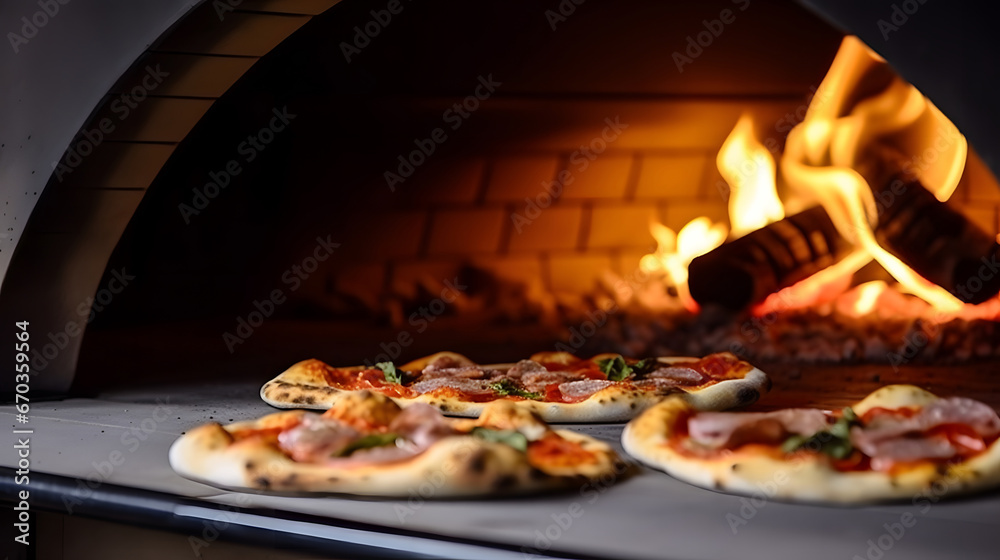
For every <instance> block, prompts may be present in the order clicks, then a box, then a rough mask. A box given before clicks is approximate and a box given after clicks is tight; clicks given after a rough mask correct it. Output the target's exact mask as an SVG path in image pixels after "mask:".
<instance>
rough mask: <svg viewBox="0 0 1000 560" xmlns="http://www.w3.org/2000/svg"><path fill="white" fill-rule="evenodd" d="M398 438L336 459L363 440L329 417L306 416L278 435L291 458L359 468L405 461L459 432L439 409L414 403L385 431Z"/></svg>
mask: <svg viewBox="0 0 1000 560" xmlns="http://www.w3.org/2000/svg"><path fill="white" fill-rule="evenodd" d="M386 433H390V434H396V435H397V436H399V438H398V439H396V441H395V443H394V444H393V443H389V444H386V445H379V446H376V447H371V448H368V449H359V450H357V451H355V452H354V453H351V454H350V455H349V456H347V457H337V456H336V455H337V454H339V453H340V452H341V451H343V450H344V448H346V447H347V446H348V445H350V444H351V443H353V442H355V441H357V440H359V439H361V438H363V437H364V434H362V433H361V432H359V431H357V430H355V429H354V428H352V427H350V426H348V425H346V424H342V423H341V422H339V421H337V420H334V419H332V418H323V417H321V416H319V415H316V414H310V415H307V416H306V417H305V418H304V419H303V421H302V423H301V424H299V425H298V426H297V427H295V428H293V429H291V430H288V431H286V432H282V433H281V434H280V435H279V436H278V442H279V445H280V446H281V448H282V449H283V450H284V451H285V452H286V453H288V454H289V455H291V457H292V459H294V460H296V461H301V462H309V463H323V464H325V465H328V466H337V467H358V466H362V465H374V464H382V463H392V462H397V461H404V460H406V459H409V458H411V457H415V456H417V455H419V454H421V453H423V452H424V451H426V450H427V449H428V448H429V447H430V446H432V445H434V444H435V443H437V442H438V441H440V440H441V439H443V438H446V437H449V436H453V435H455V434H458V433H459V432H458V431H457V430H456V429H455V428H453V427H452V425H451V424H450V423H449V422H448V421H447V420H446V419H445V417H444V415H443V414H441V412H440V411H438V409H436V408H434V407H433V406H430V405H428V404H424V403H414V404H412V405H410V406H408V407H406V408H405V409H403V411H402V412H400V413H399V415H398V416H396V417H395V418H394V419H393V420H392V422H391V423H390V424H389V426H388V429H387V432H386Z"/></svg>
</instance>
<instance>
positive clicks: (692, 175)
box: [635, 154, 709, 199]
mask: <svg viewBox="0 0 1000 560" xmlns="http://www.w3.org/2000/svg"><path fill="white" fill-rule="evenodd" d="M707 165H709V157H708V155H707V154H703V155H677V156H645V157H643V158H642V170H641V171H640V173H639V185H638V187H637V188H636V191H635V196H636V198H666V199H673V198H688V199H690V198H695V197H697V196H698V195H699V194H700V190H701V182H702V181H701V179H702V173H703V172H704V170H705V167H706V166H707Z"/></svg>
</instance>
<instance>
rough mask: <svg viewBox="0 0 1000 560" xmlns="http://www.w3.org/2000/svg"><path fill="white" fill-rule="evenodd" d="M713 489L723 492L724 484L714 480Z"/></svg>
mask: <svg viewBox="0 0 1000 560" xmlns="http://www.w3.org/2000/svg"><path fill="white" fill-rule="evenodd" d="M712 487H713V488H715V489H716V490H722V482H719V480H718V479H714V480H712Z"/></svg>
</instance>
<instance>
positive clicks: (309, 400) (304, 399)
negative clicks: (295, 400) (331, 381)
mask: <svg viewBox="0 0 1000 560" xmlns="http://www.w3.org/2000/svg"><path fill="white" fill-rule="evenodd" d="M302 402H304V403H305V404H316V397H315V396H314V395H305V396H303V397H302Z"/></svg>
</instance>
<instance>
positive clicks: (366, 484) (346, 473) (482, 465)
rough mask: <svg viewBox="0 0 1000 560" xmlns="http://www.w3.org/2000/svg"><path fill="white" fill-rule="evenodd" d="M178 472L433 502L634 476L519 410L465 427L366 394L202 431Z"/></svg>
mask: <svg viewBox="0 0 1000 560" xmlns="http://www.w3.org/2000/svg"><path fill="white" fill-rule="evenodd" d="M170 465H171V466H172V467H173V469H174V470H175V471H176V472H178V473H179V474H181V475H182V476H185V477H188V478H191V479H194V480H198V481H202V482H207V483H209V484H213V485H216V486H220V487H223V488H234V489H253V490H267V491H274V492H294V493H297V492H321V493H345V494H354V495H362V496H385V497H405V496H412V495H413V493H414V492H417V493H419V495H420V496H421V497H424V498H431V497H434V498H448V497H468V496H486V495H491V494H503V495H510V494H525V493H533V492H542V491H548V490H557V489H564V488H580V487H581V485H583V484H587V483H588V482H590V481H596V480H602V481H608V480H612V481H613V480H615V479H617V478H618V477H619V475H623V474H626V473H627V468H626V465H625V464H624V463H623V462H622V461H621V460H620V458H619V457H618V456H617V454H616V453H615V452H614V451H613V450H612V449H611V447H610V446H608V445H607V444H605V443H602V442H600V441H598V440H596V439H593V438H590V437H588V436H584V435H580V434H577V433H574V432H570V431H563V430H553V429H552V428H550V427H549V426H548V425H547V424H546V423H545V422H544V421H542V420H541V419H540V418H538V416H537V415H536V414H534V413H533V412H531V411H529V410H526V409H523V408H519V407H517V406H515V405H514V404H512V403H510V402H506V401H497V402H493V403H490V405H489V406H487V407H486V408H485V409H484V410H483V414H482V415H481V416H480V417H479V418H478V419H476V420H470V419H457V418H447V417H445V416H444V415H442V414H441V412H440V411H439V410H437V409H436V408H434V407H432V406H430V405H427V404H423V403H416V404H414V405H413V406H409V407H406V408H405V409H403V408H401V407H400V406H399V405H397V404H396V403H395V402H393V401H392V400H391V399H389V398H388V397H386V396H385V395H382V394H379V393H374V392H372V391H367V390H366V391H358V392H351V393H348V394H346V395H345V396H344V397H343V398H341V399H339V400H338V401H337V402H336V403H335V404H334V406H333V407H332V408H330V409H329V410H327V411H326V412H324V413H323V414H319V413H316V412H310V411H306V410H294V411H283V412H278V413H274V414H269V415H267V416H264V417H262V418H259V419H256V420H249V421H245V422H237V423H235V424H229V425H226V426H223V425H220V424H218V423H210V424H205V425H202V426H199V427H197V428H195V429H193V430H190V431H189V432H187V433H185V434H184V435H182V436H181V437H180V438H179V439H178V440H177V441H175V442H174V444H173V445H172V446H171V448H170Z"/></svg>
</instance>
